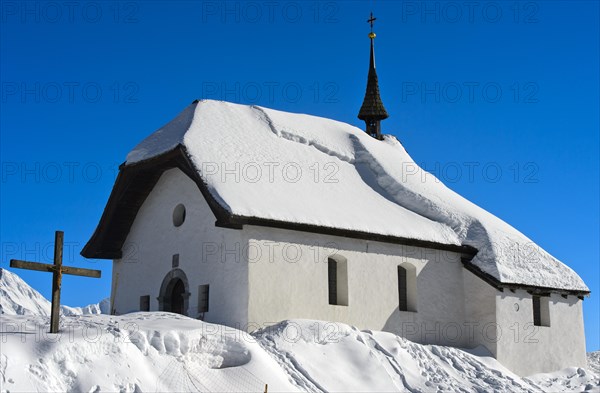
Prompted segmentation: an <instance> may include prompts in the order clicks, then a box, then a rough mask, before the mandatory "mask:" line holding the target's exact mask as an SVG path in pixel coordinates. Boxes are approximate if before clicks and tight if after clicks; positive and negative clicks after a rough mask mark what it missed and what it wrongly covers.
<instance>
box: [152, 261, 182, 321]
mask: <svg viewBox="0 0 600 393" xmlns="http://www.w3.org/2000/svg"><path fill="white" fill-rule="evenodd" d="M188 288H189V286H188V279H187V277H186V275H185V273H184V272H183V270H181V269H173V270H171V271H170V272H169V273H168V274H167V275H166V276H165V278H164V279H163V282H162V285H161V287H160V294H159V296H158V307H159V310H160V311H170V312H174V313H177V314H182V315H187V314H188V299H189V297H190V293H189V290H188Z"/></svg>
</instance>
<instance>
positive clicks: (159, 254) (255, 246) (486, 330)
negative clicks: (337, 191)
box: [112, 169, 586, 375]
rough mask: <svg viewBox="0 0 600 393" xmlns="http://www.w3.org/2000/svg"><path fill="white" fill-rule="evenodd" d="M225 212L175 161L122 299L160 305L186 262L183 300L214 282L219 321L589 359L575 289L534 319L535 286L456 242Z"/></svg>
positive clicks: (129, 257) (123, 275)
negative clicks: (331, 266) (334, 291)
mask: <svg viewBox="0 0 600 393" xmlns="http://www.w3.org/2000/svg"><path fill="white" fill-rule="evenodd" d="M179 204H183V205H184V206H185V209H186V217H185V221H184V222H183V224H182V225H181V226H179V227H176V226H174V225H173V219H172V216H173V210H174V209H175V207H176V206H177V205H179ZM214 224H215V217H214V215H213V213H212V211H211V210H210V208H209V206H208V204H207V203H206V201H205V200H204V198H203V196H202V194H201V193H200V192H199V190H198V187H197V185H196V183H194V181H192V180H191V179H190V178H188V177H187V176H186V175H185V174H184V173H183V172H181V171H180V170H179V169H170V170H168V171H166V172H165V173H164V174H163V175H162V176H161V177H160V179H159V181H158V182H157V184H156V185H155V186H154V188H153V190H152V192H150V194H149V195H148V197H147V198H146V200H145V202H144V203H143V205H142V207H141V209H140V210H139V212H138V214H137V216H136V219H135V221H134V223H133V225H132V227H131V229H130V231H129V234H128V236H127V240H126V242H125V246H124V248H123V257H122V258H121V259H118V260H115V261H114V268H113V289H112V301H113V311H114V312H115V313H118V314H123V313H127V312H132V311H138V310H139V309H140V297H141V296H148V295H149V296H150V305H149V309H150V310H151V311H155V310H160V309H161V308H162V306H161V302H160V301H159V298H160V296H161V287H163V288H164V286H165V282H167V281H168V280H169V274H171V275H173V272H174V271H175V270H177V274H178V275H181V274H182V273H183V274H184V275H185V281H186V294H185V296H186V297H187V302H186V307H185V309H184V310H183V311H184V313H185V314H186V315H188V316H190V317H193V318H198V317H200V313H199V312H198V298H199V286H200V285H206V284H208V285H210V290H209V291H210V295H209V311H208V312H206V313H204V314H203V315H202V317H203V318H204V320H206V321H208V322H214V323H220V324H225V325H228V326H232V327H237V328H241V329H245V330H249V331H251V330H254V329H256V328H259V327H263V326H266V325H271V324H274V323H276V322H279V321H281V320H285V319H298V318H304V319H316V320H325V321H336V322H343V323H347V324H350V325H353V326H356V327H358V328H359V329H373V330H384V331H389V332H393V333H397V334H399V335H402V336H405V337H407V338H408V339H410V340H413V341H416V342H421V343H431V344H441V345H451V346H457V347H467V348H468V347H474V346H477V345H483V346H485V347H486V348H488V350H489V351H490V352H491V353H492V354H493V355H494V356H495V357H496V358H497V359H498V360H499V361H500V362H502V363H503V364H504V365H505V366H506V367H508V368H509V369H511V370H513V371H514V372H516V373H517V374H519V375H529V374H532V373H537V372H547V371H553V370H556V369H560V368H563V367H567V366H585V362H586V360H585V342H584V334H583V317H582V309H581V303H582V301H581V300H579V299H578V298H577V297H576V296H567V297H566V298H564V297H562V296H561V295H559V294H552V295H551V296H550V298H549V302H548V305H549V319H550V326H549V327H546V326H541V327H538V326H535V327H534V326H533V311H532V297H531V295H530V294H529V293H528V292H526V291H525V290H516V291H515V292H514V293H513V292H511V291H509V290H506V289H505V290H504V291H499V290H497V289H496V288H494V287H492V286H491V285H489V284H488V283H486V282H485V281H483V280H482V279H481V278H479V277H477V276H475V275H474V274H472V273H471V272H469V271H467V270H466V269H465V268H464V267H463V264H462V263H461V255H460V254H458V253H456V252H450V251H441V250H434V249H425V248H417V247H412V246H402V245H398V244H390V243H382V242H375V241H367V240H359V239H349V238H344V237H339V236H331V235H322V234H316V233H306V232H299V231H292V230H284V229H276V228H269V227H259V226H251V225H246V226H244V228H243V229H241V230H236V229H225V228H220V227H216V226H215V225H214ZM175 254H179V261H178V267H176V268H173V262H172V261H173V255H175ZM329 257H333V258H334V259H336V260H338V261H343V262H344V264H343V265H342V266H344V269H346V271H345V276H346V277H347V282H345V283H341V284H343V285H341V287H342V289H341V290H342V292H343V291H344V290H345V291H346V292H345V293H342V294H341V295H342V298H344V299H343V303H346V304H347V305H330V304H329V303H328V270H327V266H328V264H327V261H328V258H329ZM398 266H403V267H405V268H406V269H407V272H408V273H407V274H408V280H407V283H408V287H409V288H408V296H409V300H408V304H409V309H410V310H412V311H400V310H399V306H398V305H399V301H398V275H397V269H398ZM338 274H340V273H338ZM342 274H344V273H342ZM344 288H345V289H344ZM163 300H164V299H163ZM517 306H518V307H517ZM517 308H518V310H517Z"/></svg>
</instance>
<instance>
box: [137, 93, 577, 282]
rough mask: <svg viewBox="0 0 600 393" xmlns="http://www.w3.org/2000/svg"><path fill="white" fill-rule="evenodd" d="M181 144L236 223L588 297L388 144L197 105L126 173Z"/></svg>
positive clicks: (554, 263)
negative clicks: (366, 243)
mask: <svg viewBox="0 0 600 393" xmlns="http://www.w3.org/2000/svg"><path fill="white" fill-rule="evenodd" d="M180 145H181V146H183V147H184V148H185V150H186V151H187V154H188V155H189V157H190V159H191V161H192V163H193V165H195V167H196V170H197V171H198V173H199V174H200V176H201V177H202V179H203V180H204V181H205V182H206V184H207V186H208V189H209V191H210V192H211V194H212V195H213V196H214V198H215V199H216V200H217V201H219V203H220V204H221V205H222V206H223V207H224V208H225V209H227V210H228V211H229V212H231V214H233V215H236V216H242V217H257V218H262V219H271V220H278V221H284V222H291V223H299V224H308V225H317V226H321V227H329V228H338V229H344V230H352V231H360V232H367V233H372V234H378V235H388V236H396V237H403V238H410V239H417V240H425V241H431V242H436V243H442V244H451V245H468V246H472V247H475V248H476V249H477V250H478V253H477V255H476V256H475V258H474V259H473V260H472V263H473V264H474V265H475V266H477V267H478V268H480V269H481V270H482V271H483V272H485V273H487V274H489V275H491V276H493V277H494V278H496V279H497V280H499V281H500V282H502V283H510V284H522V285H530V286H537V287H551V288H557V289H565V290H576V291H589V289H588V287H587V286H586V285H585V283H584V282H583V280H582V279H581V278H580V277H579V276H578V275H577V273H575V272H574V271H573V270H572V269H570V268H569V267H567V266H565V265H564V264H562V263H561V262H560V261H558V260H557V259H556V258H554V257H553V256H551V255H550V254H548V253H547V252H546V251H544V250H543V249H541V248H540V247H539V246H537V245H536V244H535V243H534V242H533V241H531V240H530V239H529V238H527V237H526V236H525V235H523V234H522V233H520V232H519V231H517V230H516V229H514V228H513V227H511V226H510V225H508V224H507V223H505V222H504V221H502V220H500V219H499V218H497V217H495V216H494V215H492V214H490V213H488V212H487V211H485V210H483V209H481V208H480V207H478V206H476V205H474V204H473V203H471V202H469V201H467V200H466V199H464V198H463V197H461V196H460V195H458V194H456V193H455V192H453V191H452V190H450V189H449V188H447V187H446V186H444V185H443V184H442V182H441V181H440V180H439V179H437V178H436V177H435V176H433V175H432V174H430V173H428V172H426V171H424V170H423V169H421V168H420V167H419V166H418V165H417V164H416V163H415V162H414V160H413V159H412V158H411V157H410V156H409V155H408V153H407V152H406V150H405V149H404V147H403V146H402V145H401V144H400V142H399V141H398V140H396V139H395V138H394V137H392V136H386V137H385V140H384V141H379V140H376V139H373V138H371V137H369V136H368V135H367V134H366V133H364V132H363V131H362V130H360V129H358V128H356V127H354V126H351V125H349V124H345V123H341V122H338V121H334V120H329V119H324V118H319V117H315V116H309V115H302V114H293V113H285V112H280V111H276V110H272V109H267V108H262V107H257V106H244V105H237V104H231V103H227V102H218V101H211V100H204V101H200V102H195V103H193V104H192V105H190V106H189V107H187V108H186V109H185V110H184V111H183V112H181V113H180V114H179V115H178V116H177V117H176V118H175V119H173V120H172V121H171V122H169V123H168V124H167V125H165V126H164V127H162V128H160V129H159V130H158V131H156V132H154V133H153V134H151V135H150V136H149V137H148V138H146V139H145V140H144V141H142V142H141V143H140V144H139V145H138V146H137V147H135V149H134V150H133V151H131V152H130V153H129V155H128V156H127V161H126V165H132V164H135V163H138V162H141V161H144V160H147V159H150V158H153V157H156V156H158V155H161V154H163V153H166V152H168V151H170V150H172V149H174V148H175V147H177V146H180ZM232 173H233V175H232Z"/></svg>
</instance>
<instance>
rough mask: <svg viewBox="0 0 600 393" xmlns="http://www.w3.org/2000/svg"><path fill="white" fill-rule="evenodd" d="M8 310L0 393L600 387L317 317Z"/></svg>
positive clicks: (574, 373)
mask: <svg viewBox="0 0 600 393" xmlns="http://www.w3.org/2000/svg"><path fill="white" fill-rule="evenodd" d="M48 324H49V319H48V318H47V317H41V316H32V315H6V314H5V315H2V322H1V325H2V326H1V331H2V334H1V338H2V348H1V354H0V385H1V387H0V391H2V392H35V391H39V392H48V391H67V392H106V391H111V392H112V391H124V392H163V391H177V392H182V391H192V392H196V391H198V392H215V391H218V392H223V391H254V392H258V391H264V386H265V384H268V386H269V391H271V392H275V391H333V392H335V391H376V392H387V391H410V392H440V391H451V392H456V391H463V392H489V391H515V392H535V391H549V392H555V391H571V392H579V391H585V390H588V391H596V392H597V391H600V380H599V377H598V374H596V373H594V372H593V371H592V369H596V370H597V369H598V368H599V367H600V364H599V363H598V359H599V356H598V353H597V352H596V353H594V354H591V355H590V359H595V360H594V362H595V363H594V364H591V365H590V368H589V369H588V370H583V369H576V368H572V369H565V370H562V371H559V372H556V373H552V374H540V375H536V376H532V377H530V378H519V377H517V376H516V375H514V374H512V373H511V372H510V371H508V370H507V369H505V368H504V367H503V366H502V365H501V364H499V363H498V362H496V361H495V360H494V359H493V358H491V357H487V356H485V355H483V351H481V352H482V353H480V354H476V353H474V352H473V351H470V352H467V351H462V350H460V349H456V348H449V347H441V346H430V345H419V344H415V343H413V342H410V341H408V340H405V339H403V338H401V337H398V336H395V335H393V334H390V333H384V332H370V331H359V330H357V329H355V328H353V327H350V326H347V325H343V324H334V323H326V322H317V321H306V320H293V321H285V322H282V323H280V324H278V325H276V326H274V327H272V328H269V329H267V330H263V331H259V332H257V333H255V334H253V335H250V334H247V333H244V332H241V331H239V330H235V329H232V328H228V327H224V326H220V325H213V324H208V323H204V322H202V321H198V320H194V319H190V318H187V317H184V316H181V315H176V314H171V313H162V312H154V313H133V314H128V315H124V316H110V315H79V316H68V317H63V318H62V328H61V333H60V334H58V335H51V334H49V333H47V331H48Z"/></svg>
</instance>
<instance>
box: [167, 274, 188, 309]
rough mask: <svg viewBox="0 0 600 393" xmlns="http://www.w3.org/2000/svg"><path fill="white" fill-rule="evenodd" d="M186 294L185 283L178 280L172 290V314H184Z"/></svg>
mask: <svg viewBox="0 0 600 393" xmlns="http://www.w3.org/2000/svg"><path fill="white" fill-rule="evenodd" d="M184 293H185V285H184V284H183V281H181V280H180V279H178V278H176V279H175V284H173V289H172V290H171V296H170V297H171V312H174V313H177V314H183V294H184Z"/></svg>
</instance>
